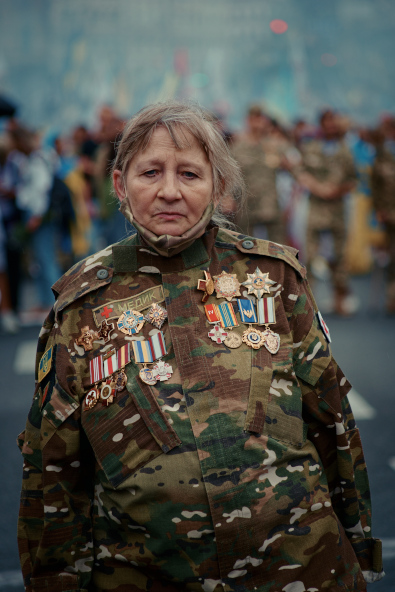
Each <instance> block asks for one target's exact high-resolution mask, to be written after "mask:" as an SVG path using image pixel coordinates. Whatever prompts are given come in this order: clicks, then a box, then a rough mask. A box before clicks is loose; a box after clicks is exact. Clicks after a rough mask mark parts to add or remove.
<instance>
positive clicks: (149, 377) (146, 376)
mask: <svg viewBox="0 0 395 592" xmlns="http://www.w3.org/2000/svg"><path fill="white" fill-rule="evenodd" d="M139 376H140V378H141V380H142V381H143V382H145V384H150V385H152V386H153V385H154V384H156V378H154V375H153V373H152V370H151V369H150V368H147V367H144V368H141V370H140V372H139Z"/></svg>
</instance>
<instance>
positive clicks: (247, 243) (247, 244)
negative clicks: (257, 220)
mask: <svg viewBox="0 0 395 592" xmlns="http://www.w3.org/2000/svg"><path fill="white" fill-rule="evenodd" d="M241 246H242V247H244V249H252V248H253V247H254V243H253V242H252V241H250V240H245V241H243V242H242V243H241Z"/></svg>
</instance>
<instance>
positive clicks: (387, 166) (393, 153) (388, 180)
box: [372, 117, 395, 314]
mask: <svg viewBox="0 0 395 592" xmlns="http://www.w3.org/2000/svg"><path fill="white" fill-rule="evenodd" d="M380 131H381V135H382V139H381V141H380V142H379V143H378V147H377V155H376V158H375V160H374V163H373V169H372V197H373V205H374V208H375V210H376V213H377V217H378V219H379V221H380V222H381V223H382V224H383V226H384V229H385V235H386V247H387V252H388V266H387V288H386V309H387V312H388V313H389V314H395V118H394V117H387V118H386V119H385V120H384V121H383V122H382V124H381V130H380Z"/></svg>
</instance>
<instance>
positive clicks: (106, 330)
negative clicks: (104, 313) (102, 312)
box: [98, 319, 114, 343]
mask: <svg viewBox="0 0 395 592" xmlns="http://www.w3.org/2000/svg"><path fill="white" fill-rule="evenodd" d="M111 331H114V323H109V322H108V321H107V319H104V321H103V322H102V324H101V325H100V330H99V332H98V336H99V337H100V338H101V339H104V342H105V343H107V342H108V341H110V333H111Z"/></svg>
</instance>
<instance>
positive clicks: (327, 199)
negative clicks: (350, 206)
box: [298, 109, 356, 315]
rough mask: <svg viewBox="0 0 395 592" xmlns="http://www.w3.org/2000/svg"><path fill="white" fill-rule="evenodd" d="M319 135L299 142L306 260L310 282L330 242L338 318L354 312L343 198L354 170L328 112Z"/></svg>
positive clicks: (335, 121)
mask: <svg viewBox="0 0 395 592" xmlns="http://www.w3.org/2000/svg"><path fill="white" fill-rule="evenodd" d="M319 122H320V129H319V134H318V136H317V137H316V138H315V139H311V140H310V141H305V142H302V144H301V146H300V149H301V152H302V158H303V161H302V164H301V167H300V170H299V174H298V178H299V180H300V181H301V182H302V183H304V185H305V186H307V187H308V189H309V192H310V194H309V207H308V220H307V228H306V259H307V268H308V270H309V272H310V275H309V277H310V278H311V277H312V275H314V273H317V274H321V269H320V268H319V267H318V262H319V261H320V252H321V251H320V248H321V246H322V243H321V240H322V238H323V237H324V236H325V237H329V238H330V239H331V242H332V245H331V255H330V262H329V266H330V275H331V278H332V283H333V289H334V310H335V312H336V313H337V314H339V315H347V314H350V313H351V312H354V310H353V306H354V301H353V300H352V299H351V298H349V296H350V294H351V291H350V283H349V272H348V269H347V266H346V250H345V248H346V241H347V225H346V219H345V203H344V198H345V196H346V195H348V194H349V193H350V191H351V190H352V189H353V188H354V187H355V183H356V170H355V166H354V162H353V157H352V154H351V152H350V150H349V148H348V146H347V145H346V143H345V141H344V139H343V137H342V135H343V134H342V129H341V127H340V124H339V121H338V116H337V114H336V113H334V111H332V110H331V109H328V110H325V111H324V112H323V113H322V114H321V116H320V120H319ZM349 303H351V306H350V304H349Z"/></svg>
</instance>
